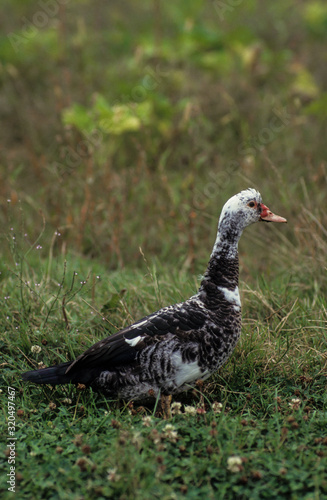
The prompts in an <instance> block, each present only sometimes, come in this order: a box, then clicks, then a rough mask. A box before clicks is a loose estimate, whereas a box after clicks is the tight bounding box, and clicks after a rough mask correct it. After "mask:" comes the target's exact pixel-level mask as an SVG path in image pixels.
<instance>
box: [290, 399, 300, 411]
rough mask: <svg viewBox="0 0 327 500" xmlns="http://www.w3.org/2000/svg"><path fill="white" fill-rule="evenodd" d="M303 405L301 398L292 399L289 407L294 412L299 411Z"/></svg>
mask: <svg viewBox="0 0 327 500" xmlns="http://www.w3.org/2000/svg"><path fill="white" fill-rule="evenodd" d="M301 403H302V401H301V399H299V398H293V399H291V402H290V403H288V405H289V406H290V407H291V408H292V409H293V410H298V409H299V407H300V404H301Z"/></svg>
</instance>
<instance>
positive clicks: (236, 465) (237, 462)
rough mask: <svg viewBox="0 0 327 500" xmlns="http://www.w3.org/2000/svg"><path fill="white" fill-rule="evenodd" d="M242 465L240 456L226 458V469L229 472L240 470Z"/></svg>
mask: <svg viewBox="0 0 327 500" xmlns="http://www.w3.org/2000/svg"><path fill="white" fill-rule="evenodd" d="M241 466H242V459H241V457H236V456H233V457H229V458H228V459H227V469H228V470H229V471H230V472H240V470H241Z"/></svg>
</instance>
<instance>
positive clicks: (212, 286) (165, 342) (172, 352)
mask: <svg viewBox="0 0 327 500" xmlns="http://www.w3.org/2000/svg"><path fill="white" fill-rule="evenodd" d="M258 221H268V222H286V219H284V218H283V217H280V216H278V215H275V214H273V213H272V212H271V211H270V210H269V208H268V207H266V206H265V205H264V204H263V203H262V199H261V195H260V193H259V192H258V191H256V190H255V189H253V188H249V189H246V190H244V191H241V192H240V193H238V194H236V195H235V196H233V197H232V198H230V199H229V200H228V201H227V202H226V204H225V205H224V207H223V209H222V212H221V215H220V219H219V224H218V233H217V238H216V242H215V244H214V247H213V251H212V253H211V256H210V260H209V264H208V267H207V270H206V272H205V274H204V276H203V279H202V282H201V285H200V288H199V291H198V293H196V294H195V295H193V296H192V297H191V298H189V299H188V300H186V301H185V302H182V303H179V304H175V305H171V306H168V307H164V308H162V309H160V310H159V311H157V312H155V313H153V314H150V315H149V316H146V317H145V318H143V319H141V320H139V321H137V322H136V323H134V324H133V325H131V326H129V327H127V328H124V329H123V330H121V331H119V332H117V333H115V334H113V335H111V336H109V337H107V338H105V339H103V340H100V341H99V342H97V343H96V344H94V345H92V346H91V347H90V348H89V349H87V350H86V351H85V352H84V353H83V354H81V355H80V356H78V357H77V358H76V359H75V360H74V361H68V362H66V363H62V364H60V365H57V366H51V367H49V368H42V369H39V370H33V371H28V372H26V373H24V374H23V375H22V377H23V379H24V380H29V381H31V382H34V383H37V384H51V385H56V384H67V383H75V384H78V383H81V384H85V385H86V386H91V387H92V388H93V389H95V390H97V391H101V392H103V393H104V394H106V395H107V396H108V397H113V398H122V399H125V400H140V399H146V398H147V397H149V395H151V396H158V395H159V394H164V395H166V396H168V395H172V394H176V393H179V392H181V391H185V390H188V389H190V388H192V387H194V386H195V383H196V382H197V381H198V380H200V379H201V380H205V379H206V378H208V377H209V376H210V375H211V374H213V373H214V372H215V371H216V370H217V369H218V368H219V367H220V366H222V365H223V364H224V363H225V361H226V360H227V359H228V358H229V356H230V355H231V353H232V351H233V349H234V348H235V346H236V343H237V341H238V339H239V337H240V333H241V301H240V295H239V289H238V274H239V264H238V242H239V239H240V236H241V234H242V232H243V230H244V229H245V228H246V227H247V226H249V225H250V224H252V223H254V222H258Z"/></svg>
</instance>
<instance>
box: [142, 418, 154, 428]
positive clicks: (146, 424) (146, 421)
mask: <svg viewBox="0 0 327 500" xmlns="http://www.w3.org/2000/svg"><path fill="white" fill-rule="evenodd" d="M142 422H143V425H144V427H150V425H151V423H152V417H150V416H146V417H143V418H142Z"/></svg>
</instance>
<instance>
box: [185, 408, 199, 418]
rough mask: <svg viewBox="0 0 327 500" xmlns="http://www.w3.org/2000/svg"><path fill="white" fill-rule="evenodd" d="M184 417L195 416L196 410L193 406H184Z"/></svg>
mask: <svg viewBox="0 0 327 500" xmlns="http://www.w3.org/2000/svg"><path fill="white" fill-rule="evenodd" d="M184 412H185V415H191V416H192V415H196V408H195V407H194V406H185V408H184Z"/></svg>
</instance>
